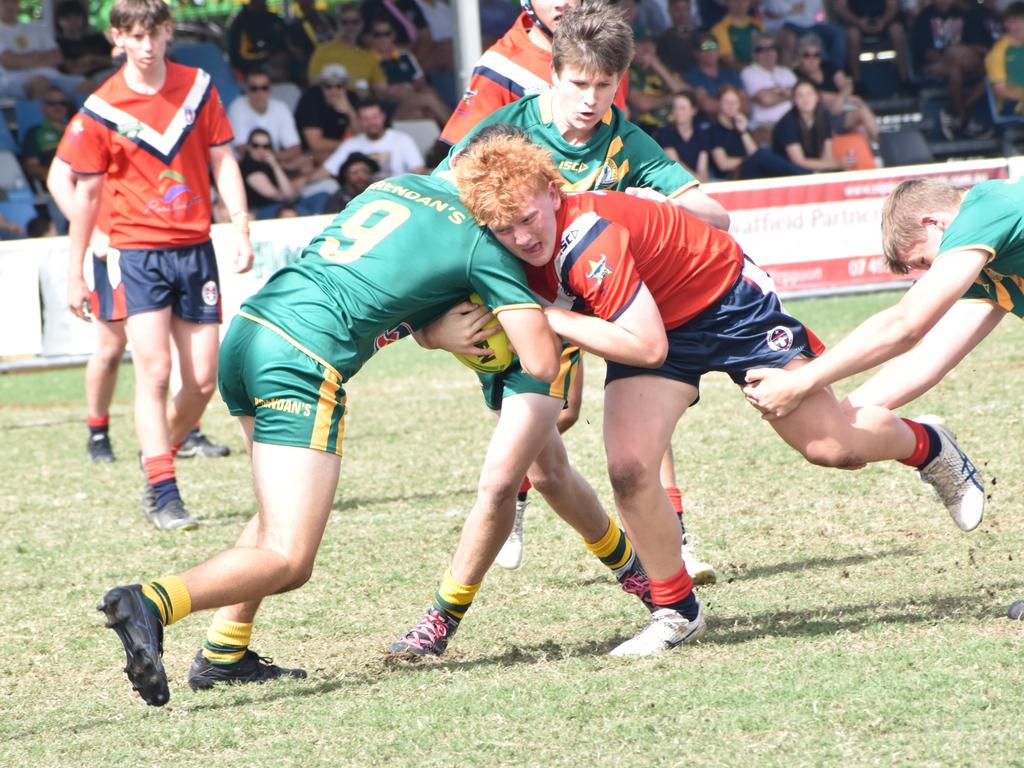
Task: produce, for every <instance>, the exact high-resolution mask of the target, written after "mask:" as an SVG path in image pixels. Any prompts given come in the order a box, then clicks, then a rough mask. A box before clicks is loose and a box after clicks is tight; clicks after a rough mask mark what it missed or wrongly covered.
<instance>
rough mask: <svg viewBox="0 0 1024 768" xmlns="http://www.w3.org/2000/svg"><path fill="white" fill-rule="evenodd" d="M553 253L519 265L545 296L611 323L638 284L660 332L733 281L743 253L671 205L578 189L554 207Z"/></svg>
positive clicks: (697, 310)
mask: <svg viewBox="0 0 1024 768" xmlns="http://www.w3.org/2000/svg"><path fill="white" fill-rule="evenodd" d="M557 221H558V232H559V245H558V250H557V252H556V253H555V255H554V258H552V259H551V261H550V262H548V263H547V264H546V265H544V266H543V267H533V266H531V265H529V264H524V267H525V269H526V277H527V281H528V282H529V284H530V288H531V289H532V290H533V291H534V292H536V293H537V294H538V295H539V296H540V297H541V298H542V299H543V300H544V301H546V302H547V303H549V304H554V305H556V306H562V307H565V308H566V309H575V310H576V311H583V312H591V313H593V314H595V315H597V316H598V317H600V318H602V319H605V320H609V321H614V320H615V319H616V318H617V317H618V316H619V315H621V314H622V313H623V312H624V311H625V310H626V309H627V308H628V307H629V305H630V304H631V303H632V301H633V298H634V297H635V296H636V294H637V291H638V290H639V289H640V284H641V283H643V284H644V285H646V286H647V288H648V290H650V292H651V294H652V295H653V296H654V301H655V302H656V303H657V305H658V309H659V310H660V311H661V317H662V320H663V322H664V324H665V328H666V329H672V328H676V327H678V326H680V325H682V324H683V323H685V322H686V321H687V320H690V319H692V318H693V317H695V316H696V315H698V314H700V312H702V311H703V310H704V309H706V308H707V307H709V306H710V305H711V304H713V303H714V302H715V301H717V300H718V299H719V298H720V297H721V296H722V295H723V294H724V293H725V292H726V291H727V290H729V288H730V287H731V286H732V284H733V283H734V282H735V281H736V278H737V276H738V275H739V273H740V269H741V267H742V264H743V251H742V250H741V249H740V246H739V244H738V243H737V242H736V241H735V240H733V239H732V238H731V237H730V236H729V235H728V234H727V233H725V232H722V231H721V230H719V229H716V228H715V227H712V226H710V225H709V224H706V223H704V222H703V221H701V220H700V219H698V218H696V217H695V216H691V215H690V214H688V213H686V212H685V211H683V210H682V209H681V208H679V207H678V206H675V205H668V204H665V203H655V202H652V201H650V200H643V199H640V198H638V197H633V196H631V195H627V194H625V193H623V192H610V191H606V192H577V193H569V194H566V195H565V196H564V197H563V200H562V207H561V208H560V209H559V211H558V216H557Z"/></svg>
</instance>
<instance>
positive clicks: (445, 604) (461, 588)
mask: <svg viewBox="0 0 1024 768" xmlns="http://www.w3.org/2000/svg"><path fill="white" fill-rule="evenodd" d="M482 583H483V582H478V583H476V584H459V582H457V581H456V580H455V577H454V576H452V571H451V568H449V569H448V570H446V571H445V572H444V578H443V579H442V580H441V586H439V587H438V588H437V592H436V593H434V607H435V608H436V609H437V610H439V611H441V612H443V613H446V614H447V615H448V616H450V617H451V618H453V619H455V621H457V622H458V621H462V617H463V616H465V615H466V611H468V610H469V606H471V605H472V604H473V598H474V597H476V593H477V590H479V589H480V584H482Z"/></svg>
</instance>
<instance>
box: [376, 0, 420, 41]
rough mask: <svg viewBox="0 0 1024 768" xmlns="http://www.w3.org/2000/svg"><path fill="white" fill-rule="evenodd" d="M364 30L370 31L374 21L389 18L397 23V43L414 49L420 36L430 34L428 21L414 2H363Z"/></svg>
mask: <svg viewBox="0 0 1024 768" xmlns="http://www.w3.org/2000/svg"><path fill="white" fill-rule="evenodd" d="M359 9H360V13H361V14H362V17H363V28H364V29H369V28H370V25H371V24H372V23H373V20H374V19H378V18H380V17H381V16H388V17H390V18H391V20H392V21H394V22H395V25H396V27H395V42H396V43H397V44H398V45H400V46H402V47H403V48H412V47H413V46H414V45H416V40H417V38H418V37H419V36H420V34H429V33H430V28H429V27H428V26H427V19H426V18H425V17H424V15H423V12H422V11H421V10H420V7H419V6H418V5H416V3H415V2H413V0H363V1H362V2H361V3H360V4H359Z"/></svg>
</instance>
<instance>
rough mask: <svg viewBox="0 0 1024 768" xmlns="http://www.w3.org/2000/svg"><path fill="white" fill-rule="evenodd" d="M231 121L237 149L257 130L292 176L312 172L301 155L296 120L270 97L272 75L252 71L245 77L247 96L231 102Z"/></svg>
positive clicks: (310, 164)
mask: <svg viewBox="0 0 1024 768" xmlns="http://www.w3.org/2000/svg"><path fill="white" fill-rule="evenodd" d="M228 120H229V121H230V122H231V130H232V131H233V132H234V134H235V146H236V147H239V148H241V147H242V146H243V145H244V144H245V143H246V137H248V136H249V134H250V133H252V132H253V130H255V129H256V128H262V129H263V130H264V131H266V132H267V133H268V134H270V143H271V144H272V145H273V150H274V155H275V157H276V158H277V161H278V162H279V163H280V164H281V167H282V168H284V169H285V171H287V172H288V173H289V174H291V175H296V174H308V173H310V172H311V171H312V170H313V164H312V161H311V160H310V158H309V157H308V156H306V155H304V154H303V152H302V139H301V138H300V137H299V130H298V127H297V126H296V125H295V117H294V116H293V115H292V113H291V111H290V110H289V109H288V106H287V105H286V104H285V103H284V102H283V101H279V100H278V99H275V98H273V97H272V96H271V95H270V75H268V74H267V73H266V72H263V71H262V70H258V69H256V70H252V71H251V72H248V73H247V74H246V76H245V94H244V95H243V96H242V97H241V98H237V99H235V100H234V101H232V102H231V106H229V107H228Z"/></svg>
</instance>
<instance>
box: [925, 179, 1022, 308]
mask: <svg viewBox="0 0 1024 768" xmlns="http://www.w3.org/2000/svg"><path fill="white" fill-rule="evenodd" d="M965 250H981V251H986V252H988V253H989V254H990V256H989V260H988V263H987V264H986V265H985V267H984V268H983V269H982V270H981V274H979V275H978V279H977V280H976V281H975V283H974V285H972V286H971V287H970V288H968V289H967V292H966V293H965V294H964V296H963V298H965V299H983V300H986V301H991V302H994V303H996V304H998V305H999V306H1000V307H1002V308H1003V309H1005V310H1007V311H1008V312H1012V313H1013V314H1015V315H1017V316H1018V317H1024V181H1021V180H1020V179H1013V180H1010V179H992V180H989V181H983V182H981V183H980V184H975V185H974V186H973V187H972V188H971V189H970V190H969V191H968V192H967V195H966V196H965V197H964V200H963V203H962V204H961V206H960V212H959V213H957V215H956V218H955V219H953V221H952V222H951V223H950V225H949V227H948V228H947V229H946V231H945V232H944V233H943V235H942V243H941V244H940V245H939V255H940V256H944V257H945V258H950V256H947V255H946V254H952V253H954V252H956V251H965Z"/></svg>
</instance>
